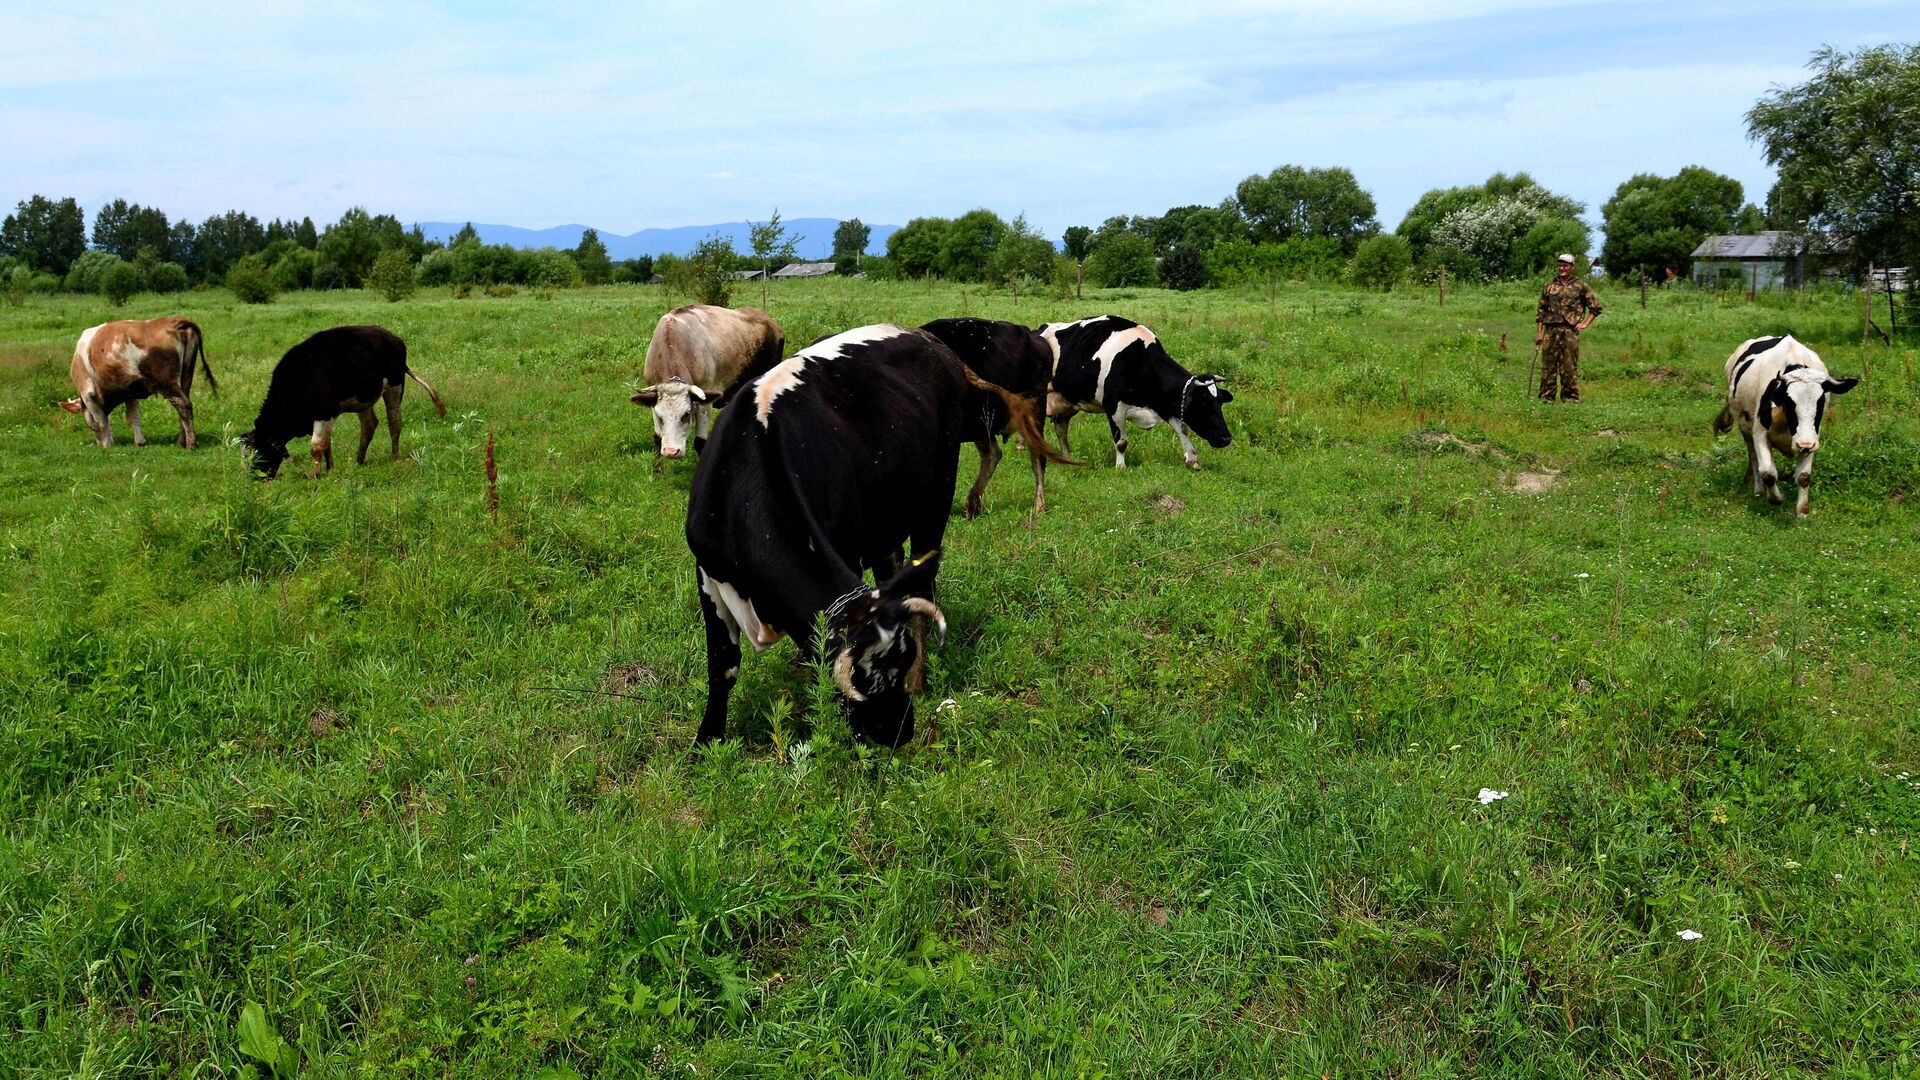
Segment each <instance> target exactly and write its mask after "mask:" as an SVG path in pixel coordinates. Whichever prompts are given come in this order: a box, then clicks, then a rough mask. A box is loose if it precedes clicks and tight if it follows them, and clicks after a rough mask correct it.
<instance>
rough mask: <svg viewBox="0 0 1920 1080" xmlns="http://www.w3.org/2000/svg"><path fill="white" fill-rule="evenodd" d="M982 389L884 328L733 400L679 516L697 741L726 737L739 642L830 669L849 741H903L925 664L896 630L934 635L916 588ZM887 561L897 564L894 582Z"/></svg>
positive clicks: (845, 338) (789, 368) (765, 376)
mask: <svg viewBox="0 0 1920 1080" xmlns="http://www.w3.org/2000/svg"><path fill="white" fill-rule="evenodd" d="M985 385H986V384H985V383H984V381H983V380H980V379H979V378H978V377H977V376H975V375H973V374H972V373H971V372H969V371H968V370H967V369H966V366H965V365H963V364H962V363H961V362H960V359H959V358H958V357H956V356H955V355H954V354H953V350H951V349H949V348H947V346H945V345H943V344H941V343H940V341H939V339H937V338H935V337H934V336H933V335H931V334H928V333H926V332H925V331H922V330H914V329H910V328H908V327H904V326H896V325H892V324H886V325H880V326H864V327H861V328H859V329H856V330H849V331H846V332H845V333H842V334H836V335H834V336H832V337H829V338H826V339H824V340H822V341H819V342H817V343H815V344H813V345H810V346H808V347H807V348H805V349H802V350H801V351H800V352H798V353H796V354H794V355H793V356H791V357H789V358H787V359H786V360H783V361H781V362H780V363H779V364H776V365H774V366H773V367H772V368H770V369H768V370H766V371H765V372H763V373H761V374H759V375H758V376H757V377H755V378H753V379H752V380H751V381H750V382H743V383H741V384H740V385H739V386H737V387H736V388H735V390H734V393H733V395H732V403H731V404H730V405H729V406H728V407H727V408H726V409H725V410H723V411H722V412H721V413H720V417H719V419H718V420H716V421H715V423H714V427H713V433H712V435H711V436H710V437H709V439H708V440H707V446H706V449H705V450H704V451H702V453H701V455H700V462H699V465H698V466H697V467H696V468H695V469H694V473H693V491H692V494H691V495H690V496H689V498H688V503H687V546H688V547H690V548H692V549H693V557H694V563H695V573H696V576H697V580H698V584H699V589H700V610H701V613H702V614H703V615H704V616H705V622H706V634H707V705H706V711H705V713H704V714H703V716H702V718H701V721H700V731H699V734H698V735H697V736H696V738H697V739H698V740H699V741H701V742H705V741H708V740H711V739H717V738H719V737H721V736H722V735H724V734H725V733H726V723H727V698H728V696H729V695H730V694H731V693H732V692H733V684H734V681H735V679H736V678H737V677H738V675H739V670H740V639H741V638H742V637H744V638H745V639H746V640H747V641H749V642H751V643H752V644H753V646H754V648H755V649H757V650H758V649H766V648H768V647H769V646H771V645H773V644H774V643H775V642H777V641H779V640H780V639H781V638H783V637H789V636H790V637H792V638H793V639H794V642H795V644H796V645H798V646H799V648H800V652H801V655H802V656H804V657H812V656H815V655H819V654H821V653H822V652H824V654H825V655H830V656H832V657H833V674H834V681H835V683H836V684H837V685H838V686H839V688H840V693H841V696H842V699H843V700H842V705H843V707H844V708H845V709H846V711H847V719H848V723H849V725H850V726H851V727H852V728H853V730H854V731H855V732H856V733H857V734H859V735H860V736H862V737H864V738H866V739H869V740H871V741H874V742H878V743H884V744H887V745H890V746H899V745H901V744H902V743H904V742H906V741H907V739H909V738H911V737H912V735H913V701H912V699H911V698H910V697H909V692H910V691H916V690H918V689H920V680H921V675H922V668H923V665H924V660H925V650H924V646H923V644H922V637H923V635H922V633H921V632H920V630H918V629H917V628H915V627H913V626H912V625H910V624H912V623H913V621H914V620H915V619H916V618H921V619H928V620H931V621H933V622H934V623H936V624H937V625H938V626H939V627H940V631H941V634H942V636H943V637H944V635H945V633H946V618H945V616H944V615H942V614H941V613H940V609H939V608H938V607H936V606H934V603H933V600H932V595H933V584H934V575H935V574H936V573H937V571H938V570H939V547H940V544H941V540H942V538H943V537H944V536H945V534H946V528H947V518H948V515H949V513H950V511H951V509H952V504H953V489H954V481H955V474H956V472H957V471H958V469H959V457H960V437H961V430H962V426H963V424H964V409H965V405H966V401H967V391H968V388H969V387H974V388H981V387H983V386H985ZM1005 400H1006V401H1007V402H1008V408H1010V409H1013V410H1016V411H1019V410H1025V409H1026V407H1027V406H1026V402H1024V401H1022V400H1021V399H1019V398H1018V397H1015V396H1014V395H1012V394H1008V395H1006V399H1005ZM1029 423H1030V424H1031V425H1032V426H1033V427H1034V428H1035V429H1036V430H1037V428H1038V424H1037V422H1036V421H1033V420H1032V419H1031V416H1029ZM902 544H906V545H908V547H909V550H910V551H911V552H912V553H913V554H914V556H915V558H914V560H913V562H912V563H910V564H908V565H907V566H906V567H905V568H904V569H902V568H901V558H900V552H901V545H902ZM867 570H872V571H874V575H875V580H876V581H877V582H878V584H877V585H870V584H868V583H867V582H866V581H865V580H864V579H863V577H862V574H863V573H864V572H865V571H867ZM822 612H824V613H826V616H827V640H826V641H825V642H817V641H815V640H814V619H815V617H816V616H818V615H820V614H821V613H822Z"/></svg>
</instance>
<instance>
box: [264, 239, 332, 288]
mask: <svg viewBox="0 0 1920 1080" xmlns="http://www.w3.org/2000/svg"><path fill="white" fill-rule="evenodd" d="M319 262H320V257H319V256H318V255H315V254H314V253H313V252H312V251H310V250H308V249H306V248H304V247H301V246H300V245H299V244H297V243H296V244H293V245H292V246H290V247H289V248H287V250H286V251H284V252H282V253H281V255H280V257H279V258H278V259H275V260H274V262H273V269H272V270H271V271H269V275H270V276H271V277H272V278H273V287H274V288H275V289H278V290H279V291H281V292H292V291H294V290H295V289H310V288H312V287H313V271H314V268H315V266H317V265H318V264H319Z"/></svg>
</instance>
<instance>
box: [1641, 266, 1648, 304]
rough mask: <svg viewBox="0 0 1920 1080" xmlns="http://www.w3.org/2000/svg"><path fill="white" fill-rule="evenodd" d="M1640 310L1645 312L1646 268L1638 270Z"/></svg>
mask: <svg viewBox="0 0 1920 1080" xmlns="http://www.w3.org/2000/svg"><path fill="white" fill-rule="evenodd" d="M1640 310H1641V311H1645V310H1647V268H1646V267H1644V266H1643V267H1641V268H1640Z"/></svg>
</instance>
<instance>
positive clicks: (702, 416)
mask: <svg viewBox="0 0 1920 1080" xmlns="http://www.w3.org/2000/svg"><path fill="white" fill-rule="evenodd" d="M712 431H713V406H711V405H709V404H707V403H706V402H700V403H698V404H696V405H695V406H694V407H693V452H694V453H696V454H698V453H700V452H701V451H702V450H705V449H706V448H707V435H708V434H709V433H711V432H712ZM654 449H655V450H658V449H659V447H657V446H656V447H654Z"/></svg>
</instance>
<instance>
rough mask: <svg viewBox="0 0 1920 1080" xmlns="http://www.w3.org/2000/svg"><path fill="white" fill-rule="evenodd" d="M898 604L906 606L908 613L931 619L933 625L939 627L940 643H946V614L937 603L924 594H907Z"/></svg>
mask: <svg viewBox="0 0 1920 1080" xmlns="http://www.w3.org/2000/svg"><path fill="white" fill-rule="evenodd" d="M900 606H901V607H903V608H906V609H907V611H908V612H909V613H910V614H914V615H923V616H925V617H927V618H929V619H932V620H933V625H935V626H937V627H939V628H940V644H942V645H945V644H946V643H947V616H946V615H945V614H944V613H943V612H941V610H940V608H939V606H938V605H937V604H935V603H934V602H933V601H931V600H929V599H927V598H926V597H924V596H909V597H907V598H906V599H905V600H902V601H901V602H900Z"/></svg>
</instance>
